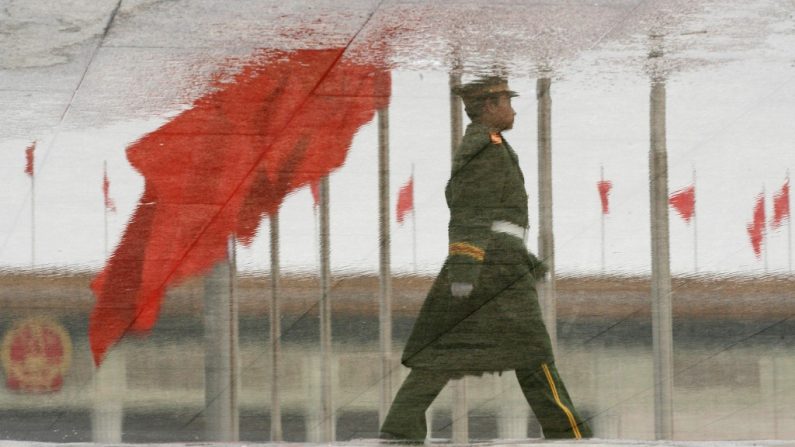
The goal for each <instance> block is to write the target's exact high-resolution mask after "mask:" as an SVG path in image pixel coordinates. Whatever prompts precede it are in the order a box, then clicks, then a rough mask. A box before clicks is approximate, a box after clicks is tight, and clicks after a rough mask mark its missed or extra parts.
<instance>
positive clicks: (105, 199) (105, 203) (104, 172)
mask: <svg viewBox="0 0 795 447" xmlns="http://www.w3.org/2000/svg"><path fill="white" fill-rule="evenodd" d="M102 175H103V176H102V182H103V183H102V210H103V216H104V218H105V241H104V242H105V261H106V262H107V260H108V197H107V192H105V180H106V179H107V178H108V161H107V160H105V161H103V162H102Z"/></svg>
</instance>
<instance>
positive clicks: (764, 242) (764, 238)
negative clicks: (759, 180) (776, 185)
mask: <svg viewBox="0 0 795 447" xmlns="http://www.w3.org/2000/svg"><path fill="white" fill-rule="evenodd" d="M766 205H767V204H766V203H765V184H764V183H763V184H762V213H764V214H765V215H766V213H765V211H766V210H765V208H764V207H765V206H766ZM765 225H766V224H763V227H762V243H761V246H762V256H763V258H762V259H763V260H764V264H765V273H767V234H766V233H767V231H766V229H765V227H764V226H765Z"/></svg>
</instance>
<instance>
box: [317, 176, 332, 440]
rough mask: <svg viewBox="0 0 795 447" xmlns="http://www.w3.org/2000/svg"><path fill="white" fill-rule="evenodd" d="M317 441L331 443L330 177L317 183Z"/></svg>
mask: <svg viewBox="0 0 795 447" xmlns="http://www.w3.org/2000/svg"><path fill="white" fill-rule="evenodd" d="M319 208H320V210H319V211H320V212H319V213H318V214H319V215H320V219H319V220H320V303H319V304H320V424H321V430H320V436H321V439H320V442H333V441H334V428H335V427H334V407H333V402H332V393H331V360H332V359H331V349H332V345H331V296H330V295H331V263H330V258H331V249H330V248H331V247H330V231H329V178H328V176H325V177H323V179H322V180H321V181H320V207H319Z"/></svg>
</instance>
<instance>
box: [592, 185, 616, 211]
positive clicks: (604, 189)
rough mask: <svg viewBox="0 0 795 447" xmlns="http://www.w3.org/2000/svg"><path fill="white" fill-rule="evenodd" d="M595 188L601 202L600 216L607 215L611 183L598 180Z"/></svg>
mask: <svg viewBox="0 0 795 447" xmlns="http://www.w3.org/2000/svg"><path fill="white" fill-rule="evenodd" d="M596 188H597V189H598V190H599V199H600V200H601V201H602V214H609V213H610V202H609V200H608V196H609V195H610V190H611V189H612V188H613V182H611V181H610V180H599V181H598V182H596Z"/></svg>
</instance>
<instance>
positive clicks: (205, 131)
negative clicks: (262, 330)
mask: <svg viewBox="0 0 795 447" xmlns="http://www.w3.org/2000/svg"><path fill="white" fill-rule="evenodd" d="M341 56H342V49H328V50H300V51H294V52H276V53H269V54H268V55H263V56H262V57H261V58H258V59H257V60H255V61H254V62H251V63H249V64H247V65H246V66H244V67H243V68H242V69H241V70H240V71H239V73H238V74H237V75H236V76H235V77H234V79H232V81H231V82H228V83H218V84H217V85H216V86H215V91H213V92H212V93H209V94H207V95H205V96H203V97H201V98H199V99H197V100H196V101H195V102H194V103H193V106H192V107H191V108H190V109H189V110H187V111H185V112H182V113H181V114H180V115H178V116H177V117H176V118H174V119H173V120H171V121H170V122H168V123H167V124H165V125H163V126H162V127H160V128H159V129H157V130H156V131H154V132H152V133H150V134H148V135H146V136H144V137H143V138H142V139H140V140H139V141H138V142H136V143H134V144H133V145H132V146H130V147H129V148H128V150H127V158H128V159H129V161H130V163H131V164H132V165H133V167H135V168H136V169H137V170H138V171H139V172H140V173H141V174H142V175H143V176H144V178H145V188H144V193H143V196H142V197H141V199H140V201H139V203H138V207H137V209H136V211H135V214H134V215H133V217H132V219H131V221H130V223H129V224H128V226H127V228H126V230H125V232H124V235H123V237H122V240H121V243H120V244H119V246H118V247H117V248H116V250H115V252H114V253H113V256H112V257H111V259H110V260H109V261H108V264H107V265H106V266H105V269H104V270H103V271H102V272H101V273H100V274H99V275H98V276H97V277H96V278H95V279H94V281H93V282H92V284H91V287H92V289H93V291H94V293H95V294H96V296H97V303H96V306H95V307H94V311H93V313H92V314H91V320H90V323H89V337H90V343H91V350H92V353H93V355H94V361H95V362H96V363H97V364H99V363H100V362H101V361H102V358H103V357H104V355H105V352H106V351H107V349H108V348H109V347H110V346H112V345H113V344H114V343H116V342H117V341H118V340H119V339H120V338H121V337H122V336H123V335H124V334H125V333H126V332H127V331H130V330H131V331H139V332H140V331H148V330H150V329H151V328H152V327H153V326H154V324H155V321H156V319H157V316H158V313H159V309H160V303H161V300H162V297H163V294H164V292H165V290H166V288H167V287H169V286H171V285H174V284H177V283H179V282H180V281H182V280H184V279H186V278H188V277H191V276H195V275H198V274H202V273H204V272H206V271H208V270H209V269H210V268H211V267H212V266H213V265H214V264H215V263H217V262H219V261H220V260H222V259H224V258H225V257H226V244H227V239H228V237H229V236H231V235H234V236H235V237H237V238H238V239H239V240H241V241H242V242H243V243H249V242H250V241H251V239H252V238H253V236H254V234H255V233H256V229H257V227H258V226H259V223H260V221H261V219H262V216H263V215H266V214H270V213H272V212H274V211H276V210H277V209H278V206H279V204H280V203H281V202H282V201H283V199H284V198H285V196H286V195H287V194H288V193H290V192H291V191H293V190H295V189H297V188H299V187H301V186H304V185H307V184H311V183H313V182H317V181H318V180H319V179H320V178H322V177H323V176H325V175H327V174H328V173H329V172H330V171H331V170H333V169H335V168H337V167H339V166H341V165H342V164H343V162H344V160H345V157H346V154H347V150H348V147H349V146H350V144H351V141H352V139H353V136H354V134H355V133H356V131H357V130H358V129H359V128H360V127H361V126H362V125H364V124H365V123H367V122H368V121H370V120H371V119H372V117H373V115H374V112H375V111H376V110H377V109H378V108H381V107H385V106H386V104H387V102H388V97H389V88H390V79H389V73H388V72H385V71H383V70H381V69H379V68H376V67H374V66H370V65H358V64H353V63H348V62H341V61H340V58H341Z"/></svg>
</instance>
